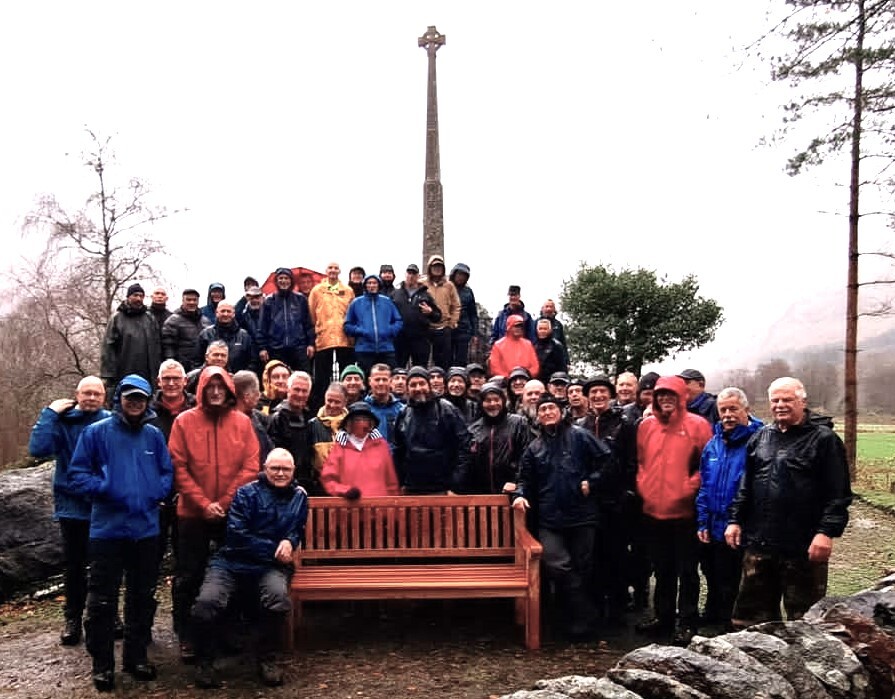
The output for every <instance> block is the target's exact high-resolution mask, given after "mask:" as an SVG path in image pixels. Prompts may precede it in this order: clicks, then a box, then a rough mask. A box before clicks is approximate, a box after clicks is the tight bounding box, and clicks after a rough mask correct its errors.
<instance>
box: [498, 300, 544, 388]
mask: <svg viewBox="0 0 895 699" xmlns="http://www.w3.org/2000/svg"><path fill="white" fill-rule="evenodd" d="M524 323H525V321H524V320H523V319H522V316H520V315H511V316H510V317H509V318H507V334H506V337H502V338H501V339H499V340H498V341H497V342H495V343H494V347H492V348H491V358H490V359H489V360H488V365H489V367H490V368H491V376H496V375H500V376H509V375H510V372H511V371H512V370H513V369H514V368H515V367H517V366H521V367H523V368H525V369H526V370H528V373H529V374H530V375H531V376H537V375H538V372H539V371H540V363H539V362H538V355H537V353H536V352H535V348H534V345H532V344H531V340H528V339H527V338H525V337H523V333H524V332H525V325H524Z"/></svg>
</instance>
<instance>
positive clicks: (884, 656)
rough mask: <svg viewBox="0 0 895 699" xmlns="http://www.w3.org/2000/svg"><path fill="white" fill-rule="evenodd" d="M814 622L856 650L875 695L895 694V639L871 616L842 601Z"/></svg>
mask: <svg viewBox="0 0 895 699" xmlns="http://www.w3.org/2000/svg"><path fill="white" fill-rule="evenodd" d="M815 623H816V624H817V626H819V627H820V628H821V629H823V630H824V631H826V632H827V633H828V634H830V635H832V636H835V637H836V638H838V639H840V640H841V641H843V642H844V643H845V644H846V645H847V646H848V647H849V648H851V649H852V650H853V651H854V653H855V655H856V656H857V658H858V660H860V661H861V664H862V665H863V666H864V668H865V669H866V670H867V674H868V675H869V676H870V686H871V689H872V691H873V696H875V697H892V696H893V694H895V638H893V637H892V636H890V635H889V634H887V633H886V632H885V631H883V630H882V629H881V628H880V627H879V626H877V625H876V623H875V622H874V621H873V617H872V616H867V615H865V614H861V613H860V612H858V611H857V610H856V609H854V608H852V607H850V606H849V605H848V604H847V603H839V604H835V605H833V606H832V607H830V608H829V609H827V610H826V611H825V612H824V613H823V614H822V615H821V616H820V618H819V619H818V620H817V621H816V622H815Z"/></svg>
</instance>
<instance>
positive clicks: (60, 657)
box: [0, 503, 895, 699]
mask: <svg viewBox="0 0 895 699" xmlns="http://www.w3.org/2000/svg"><path fill="white" fill-rule="evenodd" d="M834 559H835V563H834V565H833V569H832V574H831V575H832V580H831V583H832V584H831V592H835V593H837V594H843V593H850V592H854V591H857V590H859V589H862V588H864V587H868V586H870V585H871V584H872V583H873V582H874V581H875V580H877V579H878V578H880V577H882V575H883V574H884V573H885V572H887V571H889V570H891V569H892V568H895V517H893V516H892V515H890V514H887V513H883V512H880V511H878V510H874V509H872V508H870V507H868V506H866V505H863V504H860V503H859V504H856V505H855V506H854V507H853V508H852V521H851V524H850V525H849V529H848V531H847V533H846V536H845V537H843V539H842V540H841V541H839V542H837V544H836V546H835V548H834ZM168 592H169V591H168V590H166V591H164V592H163V593H162V595H161V597H162V601H163V606H162V610H161V611H160V612H159V615H158V623H157V625H156V628H155V630H154V643H153V646H152V648H151V649H150V653H151V657H152V659H153V661H154V662H156V663H157V664H158V665H159V670H160V672H159V679H158V680H157V681H154V682H150V683H145V684H141V683H136V682H134V681H133V680H131V679H130V678H129V677H127V676H119V678H118V688H117V690H116V695H118V696H138V695H139V696H141V697H146V696H148V697H193V696H196V695H198V694H201V693H202V691H201V690H198V689H196V688H195V687H194V686H193V684H192V669H191V668H189V667H187V666H183V665H181V664H180V662H179V660H178V659H177V654H176V642H175V639H174V637H173V634H172V632H171V624H170V616H169V615H168V614H167V613H166V611H167V606H166V604H165V602H166V601H167V600H170V596H169V594H168ZM636 620H637V617H636V616H634V615H632V616H631V617H630V618H629V621H630V625H631V626H632V625H633V623H634V622H635V621H636ZM59 627H60V616H59V601H58V600H57V599H48V600H44V601H39V602H35V601H33V600H31V599H20V600H17V601H16V602H13V603H10V604H7V605H4V606H3V607H2V608H0V697H6V696H10V697H54V698H55V697H78V698H80V697H87V696H95V695H96V693H95V692H94V690H93V688H92V685H91V683H90V662H89V658H88V657H87V655H86V652H85V651H84V647H83V645H81V646H78V647H76V648H63V647H61V646H60V645H59V643H58V632H59ZM305 630H306V633H305V634H304V636H303V638H302V639H301V641H300V643H299V645H298V646H297V648H296V651H295V655H294V657H293V658H292V659H291V660H289V661H287V662H284V668H285V670H286V677H287V685H286V686H285V687H283V688H282V689H277V690H267V689H262V688H261V687H259V685H258V684H257V683H256V682H255V674H254V666H253V663H252V662H251V661H250V656H249V655H247V654H242V655H234V656H232V657H229V658H226V659H224V661H223V662H222V664H221V670H222V676H223V677H224V678H225V679H226V686H225V688H224V689H223V690H219V691H217V692H215V693H214V695H215V696H223V697H248V696H265V697H277V696H282V697H286V696H289V697H294V696H302V697H346V698H347V697H374V698H375V697H398V696H400V697H408V696H410V697H413V696H420V697H445V698H447V699H454V698H456V699H459V698H461V697H462V698H463V699H471V698H474V697H488V696H491V695H501V694H504V693H508V692H511V691H513V690H516V689H521V688H528V687H531V686H533V684H534V682H535V681H536V680H538V679H541V678H549V677H558V676H562V675H570V674H584V675H600V674H602V673H603V672H605V670H606V669H608V668H609V667H611V666H612V665H613V664H615V662H616V661H617V660H618V659H619V658H620V657H621V656H622V655H623V654H624V653H625V652H627V651H628V650H630V649H632V648H634V647H636V646H638V645H641V644H642V643H644V642H645V641H644V640H643V639H641V638H638V637H637V636H636V635H635V634H634V633H633V632H631V631H630V629H629V630H628V631H627V632H626V633H623V634H621V635H617V636H605V637H604V638H603V639H602V640H598V641H594V642H591V643H586V644H574V645H573V644H569V643H566V642H565V641H563V640H561V639H558V638H556V637H555V636H554V635H553V634H552V633H550V629H549V627H548V628H545V636H546V639H545V642H544V647H543V649H542V650H540V651H537V652H526V651H525V650H524V648H522V646H521V633H520V632H519V630H518V629H516V628H515V626H514V625H513V623H512V607H511V605H510V604H509V603H508V602H506V601H502V600H497V601H489V600H476V601H473V602H459V601H457V602H455V601H448V602H437V601H436V602H425V603H423V602H419V603H417V602H394V603H388V604H385V605H382V606H379V605H355V606H352V605H350V604H347V603H345V604H328V605H317V606H312V605H308V606H307V614H306V624H305ZM119 654H120V649H119Z"/></svg>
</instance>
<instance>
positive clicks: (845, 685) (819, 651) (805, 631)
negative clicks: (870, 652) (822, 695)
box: [748, 621, 873, 699]
mask: <svg viewBox="0 0 895 699" xmlns="http://www.w3.org/2000/svg"><path fill="white" fill-rule="evenodd" d="M748 631H749V632H755V633H766V634H770V635H771V636H776V637H777V638H780V639H782V640H784V641H786V643H788V644H789V645H790V647H791V648H792V649H793V650H795V651H796V652H797V653H798V654H799V655H801V657H802V660H804V661H805V665H806V666H807V668H808V669H809V670H810V671H811V672H812V673H813V674H814V676H815V677H817V679H818V680H820V682H821V683H822V684H823V685H824V687H825V688H826V690H827V691H828V692H829V693H830V696H832V697H835V699H873V694H872V693H871V690H870V677H869V676H868V674H867V670H865V669H864V666H863V665H862V664H861V661H860V660H858V658H857V656H855V654H854V652H853V651H852V650H851V648H849V647H848V646H847V645H845V644H844V643H843V642H842V641H840V640H839V639H838V638H836V637H834V636H831V635H830V634H828V633H826V632H824V631H822V630H821V629H819V628H817V627H816V626H814V625H812V624H810V623H808V622H807V621H785V622H784V621H769V622H767V623H764V624H757V625H756V626H750V627H749V629H748Z"/></svg>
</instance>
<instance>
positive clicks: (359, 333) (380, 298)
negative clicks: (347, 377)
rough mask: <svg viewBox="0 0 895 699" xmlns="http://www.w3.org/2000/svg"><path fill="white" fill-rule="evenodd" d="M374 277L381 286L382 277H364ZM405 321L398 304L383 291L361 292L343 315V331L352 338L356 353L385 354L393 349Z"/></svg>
mask: <svg viewBox="0 0 895 699" xmlns="http://www.w3.org/2000/svg"><path fill="white" fill-rule="evenodd" d="M368 279H375V280H376V281H378V282H379V286H380V288H381V287H382V280H381V279H380V278H379V277H377V276H376V275H375V274H368V275H367V276H366V277H365V278H364V288H365V289H366V285H367V280H368ZM403 325H404V321H402V320H401V314H400V313H399V312H398V308H397V306H395V304H394V302H393V301H392V300H391V299H390V298H389V297H388V296H386V295H385V294H380V293H378V292H377V293H375V294H371V293H370V292H369V291H364V295H363V296H358V297H357V298H356V299H354V301H352V302H351V305H350V306H348V313H347V315H346V316H345V332H346V333H347V334H348V335H349V336H351V337H353V338H354V342H355V344H354V351H355V352H373V353H388V352H394V351H395V338H396V337H397V336H398V333H399V332H401V327H402V326H403Z"/></svg>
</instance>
